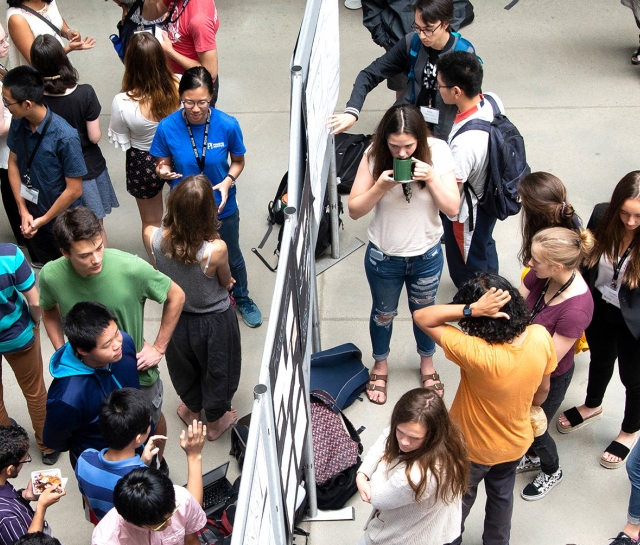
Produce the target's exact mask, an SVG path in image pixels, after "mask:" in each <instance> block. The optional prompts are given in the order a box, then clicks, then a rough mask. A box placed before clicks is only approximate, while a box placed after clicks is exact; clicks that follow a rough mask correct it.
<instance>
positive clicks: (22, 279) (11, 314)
mask: <svg viewBox="0 0 640 545" xmlns="http://www.w3.org/2000/svg"><path fill="white" fill-rule="evenodd" d="M35 283H36V277H35V274H34V273H33V270H32V269H31V266H30V265H29V263H28V262H27V260H26V259H25V258H24V254H23V253H22V251H21V250H20V248H18V247H17V246H16V245H15V244H9V243H6V242H2V243H0V354H7V353H9V352H15V351H17V350H22V349H24V348H26V347H27V346H29V345H30V344H31V343H33V340H34V335H33V326H34V324H33V320H32V319H31V314H29V306H28V305H27V304H26V302H25V300H24V298H23V297H22V295H20V292H25V291H29V290H30V289H31V288H32V287H33V286H34V285H35Z"/></svg>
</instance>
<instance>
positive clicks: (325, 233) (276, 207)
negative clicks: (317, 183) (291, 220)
mask: <svg viewBox="0 0 640 545" xmlns="http://www.w3.org/2000/svg"><path fill="white" fill-rule="evenodd" d="M288 181H289V173H288V172H285V174H284V176H283V177H282V180H280V184H279V185H278V189H277V191H276V194H275V197H274V198H273V200H272V201H270V202H269V204H268V206H267V213H268V215H267V222H268V223H269V227H268V228H267V232H266V233H265V234H264V237H262V240H261V241H260V244H259V245H258V247H257V248H251V251H252V252H253V253H254V254H256V256H257V257H258V258H259V259H260V261H262V263H264V264H265V266H266V267H267V269H269V270H270V271H272V272H275V271H276V269H277V268H278V264H277V263H276V265H275V267H272V266H271V265H270V264H269V262H268V261H267V260H266V259H265V258H264V257H263V256H262V254H260V252H259V251H258V250H262V248H263V247H264V245H265V244H266V242H267V240H268V239H269V237H270V236H271V231H273V226H274V225H283V224H284V209H285V208H286V207H287V203H286V202H285V201H286V199H285V200H283V197H284V196H285V195H286V194H287V183H288ZM338 187H339V186H338ZM343 212H344V207H343V206H342V199H341V198H340V195H338V222H339V225H340V226H342V225H343V224H342V218H340V215H341V214H342V213H343ZM342 228H343V229H344V226H343V227H342ZM281 243H282V228H280V231H279V233H278V245H277V246H276V249H275V250H274V251H273V254H274V255H276V256H279V255H280V244H281ZM329 246H331V206H330V204H329V192H328V191H326V192H325V196H324V206H323V209H322V216H321V218H320V225H319V226H318V240H317V242H316V251H315V256H316V259H318V258H319V257H320V256H321V255H322V254H324V253H325V252H326V251H327V248H329Z"/></svg>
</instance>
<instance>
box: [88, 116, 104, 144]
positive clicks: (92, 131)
mask: <svg viewBox="0 0 640 545" xmlns="http://www.w3.org/2000/svg"><path fill="white" fill-rule="evenodd" d="M87 135H88V136H89V140H90V141H91V143H92V144H97V143H98V142H100V138H102V130H100V118H99V117H98V118H96V119H94V120H93V121H87Z"/></svg>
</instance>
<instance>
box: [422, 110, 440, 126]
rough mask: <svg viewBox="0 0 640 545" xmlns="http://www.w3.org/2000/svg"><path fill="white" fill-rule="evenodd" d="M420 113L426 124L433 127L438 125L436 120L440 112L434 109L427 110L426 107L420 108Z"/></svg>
mask: <svg viewBox="0 0 640 545" xmlns="http://www.w3.org/2000/svg"><path fill="white" fill-rule="evenodd" d="M420 111H421V112H422V117H424V120H425V121H426V122H427V123H432V124H433V125H437V124H438V120H439V119H440V111H439V110H436V109H435V108H427V107H426V106H420Z"/></svg>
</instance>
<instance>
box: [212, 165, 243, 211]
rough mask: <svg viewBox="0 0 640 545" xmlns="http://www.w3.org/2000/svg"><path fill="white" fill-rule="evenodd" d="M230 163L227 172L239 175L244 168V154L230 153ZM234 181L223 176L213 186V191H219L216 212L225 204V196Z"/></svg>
mask: <svg viewBox="0 0 640 545" xmlns="http://www.w3.org/2000/svg"><path fill="white" fill-rule="evenodd" d="M229 156H230V157H231V164H230V165H229V174H230V175H231V176H233V177H234V178H237V177H238V176H240V174H241V173H242V171H243V170H244V155H234V154H233V153H230V154H229ZM233 183H234V181H233V180H232V179H231V178H230V177H229V176H225V177H224V178H223V179H222V181H221V182H220V183H219V184H217V185H214V186H213V190H214V191H216V190H217V191H220V197H221V198H220V206H218V214H219V213H220V212H222V209H223V208H224V207H225V205H226V204H227V197H228V196H229V190H230V189H231V186H232V184H233Z"/></svg>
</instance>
